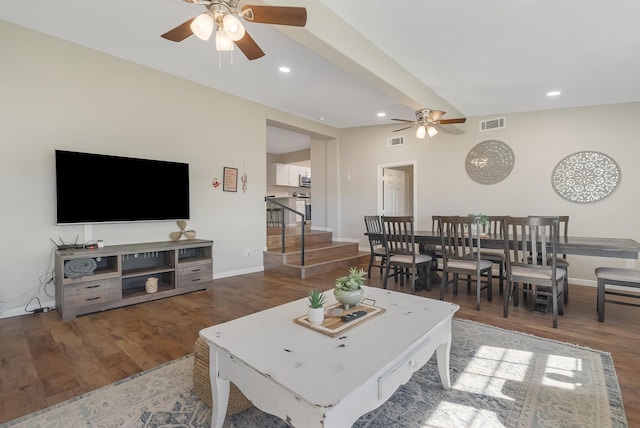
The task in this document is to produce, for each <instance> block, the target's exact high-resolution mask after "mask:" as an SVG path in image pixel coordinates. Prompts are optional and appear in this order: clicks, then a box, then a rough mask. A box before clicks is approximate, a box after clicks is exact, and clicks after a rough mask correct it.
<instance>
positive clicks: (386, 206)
mask: <svg viewBox="0 0 640 428" xmlns="http://www.w3.org/2000/svg"><path fill="white" fill-rule="evenodd" d="M382 180H383V187H382V192H383V205H382V212H383V213H384V215H410V214H406V213H405V203H404V197H405V173H404V171H399V170H397V169H392V168H384V169H383V170H382Z"/></svg>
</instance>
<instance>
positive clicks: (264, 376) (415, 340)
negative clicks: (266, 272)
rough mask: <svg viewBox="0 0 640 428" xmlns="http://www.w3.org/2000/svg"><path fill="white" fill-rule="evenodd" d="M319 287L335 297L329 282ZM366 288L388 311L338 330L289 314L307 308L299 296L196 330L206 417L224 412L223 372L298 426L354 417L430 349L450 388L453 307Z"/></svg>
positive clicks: (217, 423)
mask: <svg viewBox="0 0 640 428" xmlns="http://www.w3.org/2000/svg"><path fill="white" fill-rule="evenodd" d="M325 295H326V296H327V298H328V299H327V300H328V303H329V304H331V303H335V299H334V298H333V290H329V291H327V292H325ZM365 298H369V299H373V300H375V301H376V306H379V307H382V308H384V309H385V312H384V313H383V314H380V315H378V316H376V317H374V318H371V319H369V320H367V321H366V322H362V323H359V324H358V325H357V326H356V327H354V328H352V329H350V330H349V331H347V332H345V333H344V334H341V335H338V336H336V337H330V336H328V335H325V334H322V333H319V332H317V331H313V330H311V329H309V328H307V327H304V326H301V325H298V324H296V323H294V321H293V320H294V318H297V317H299V316H302V315H304V314H305V313H306V310H307V309H306V308H307V304H306V301H307V299H306V298H305V299H301V300H297V301H295V302H291V303H287V304H285V305H281V306H277V307H275V308H272V309H268V310H265V311H262V312H258V313H255V314H252V315H248V316H245V317H242V318H239V319H236V320H233V321H229V322H226V323H223V324H219V325H215V326H213V327H209V328H205V329H203V330H201V331H200V336H202V337H203V338H204V339H206V340H207V342H208V343H209V347H210V358H211V361H210V362H211V364H210V376H211V389H212V396H213V409H212V420H211V421H212V426H214V427H217V428H220V427H222V424H223V422H224V418H225V414H226V408H227V403H228V400H229V381H231V382H233V383H234V384H235V385H236V386H237V387H238V388H239V389H240V390H241V391H242V393H243V394H244V395H245V396H246V397H247V398H248V399H249V400H251V401H252V402H253V404H254V405H255V406H256V407H258V408H259V409H261V410H263V411H265V412H267V413H270V414H273V415H276V416H278V417H280V418H282V419H284V420H286V421H287V422H288V423H289V424H291V425H292V426H294V427H298V428H300V427H319V428H320V427H323V428H328V427H340V428H344V427H348V426H351V425H352V424H353V423H354V422H355V421H356V420H357V419H358V418H359V417H360V416H362V415H363V414H365V413H367V412H369V411H371V410H373V409H375V408H377V407H378V406H380V405H381V404H383V403H384V402H385V401H386V400H387V399H388V398H389V397H390V396H391V395H392V394H393V393H394V392H395V391H396V389H397V388H398V387H399V386H400V385H402V384H404V383H406V382H407V381H408V380H409V379H410V378H411V375H412V374H413V373H414V372H415V371H417V370H419V369H420V368H421V367H422V366H423V365H424V364H426V363H427V361H429V359H430V358H431V356H432V355H433V353H434V352H436V353H437V361H438V369H439V372H440V379H441V381H442V385H443V386H444V388H446V389H449V388H450V380H449V352H450V348H451V319H452V317H453V314H454V313H455V312H456V311H457V310H458V309H459V308H460V307H459V306H458V305H456V304H453V303H450V302H443V301H440V300H433V299H428V298H425V297H419V296H415V295H411V294H405V293H398V292H394V291H389V290H383V289H380V288H372V287H366V288H365Z"/></svg>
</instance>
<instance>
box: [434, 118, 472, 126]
mask: <svg viewBox="0 0 640 428" xmlns="http://www.w3.org/2000/svg"><path fill="white" fill-rule="evenodd" d="M466 121H467V118H466V117H461V118H460V119H442V120H441V121H440V125H447V124H450V123H465V122H466Z"/></svg>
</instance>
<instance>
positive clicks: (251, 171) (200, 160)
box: [0, 21, 337, 317]
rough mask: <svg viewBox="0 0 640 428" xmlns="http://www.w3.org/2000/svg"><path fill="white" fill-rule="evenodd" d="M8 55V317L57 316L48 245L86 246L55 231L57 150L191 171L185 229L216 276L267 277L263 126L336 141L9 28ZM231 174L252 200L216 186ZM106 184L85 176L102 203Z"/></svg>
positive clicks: (4, 43) (4, 121) (68, 230)
mask: <svg viewBox="0 0 640 428" xmlns="http://www.w3.org/2000/svg"><path fill="white" fill-rule="evenodd" d="M0 46H1V51H2V56H3V58H2V67H0V93H1V94H2V103H1V104H0V130H1V131H0V132H1V133H2V134H1V139H0V201H2V202H1V203H2V208H1V209H0V219H1V220H2V224H3V226H4V231H3V234H2V235H3V238H2V245H1V246H0V317H3V316H8V315H14V314H22V313H24V311H23V309H22V308H23V306H24V305H25V303H26V302H27V301H28V300H29V298H30V297H32V296H39V297H40V300H41V301H42V302H43V304H46V305H49V304H50V302H51V301H52V300H53V298H52V297H49V296H47V295H46V294H45V293H44V292H43V289H42V287H41V285H40V284H41V281H40V277H41V276H43V277H46V274H47V272H49V271H50V270H51V269H52V266H51V258H52V249H53V247H54V246H53V244H52V243H51V242H50V241H49V239H50V238H52V239H55V240H58V238H62V239H63V240H65V241H74V240H75V238H76V236H79V240H80V241H81V240H83V232H84V229H83V227H82V226H56V225H55V221H56V217H55V205H56V203H55V175H54V172H55V171H54V150H55V149H66V150H76V151H86V152H94V153H104V154H112V155H121V156H131V157H143V158H151V159H160V160H169V161H177V162H187V163H189V167H190V185H191V189H190V193H191V220H190V221H189V222H188V228H190V229H195V230H196V231H197V233H198V235H197V237H198V238H202V239H210V240H213V241H214V277H222V276H230V275H236V274H240V273H246V272H253V271H259V270H262V268H263V263H262V251H263V249H264V247H265V240H266V238H265V202H264V196H265V195H266V167H265V165H266V143H265V142H266V122H267V119H275V120H277V121H278V122H279V123H290V124H294V125H296V126H298V127H300V128H302V129H309V130H311V131H313V132H315V133H318V134H323V135H330V136H333V138H335V134H336V133H337V131H336V130H335V129H333V128H330V127H326V126H324V125H321V124H317V123H315V122H311V121H308V120H304V119H301V118H299V117H296V116H292V115H290V114H287V113H283V112H280V111H275V110H273V109H270V108H267V107H265V106H261V105H258V104H255V103H252V102H249V101H246V100H243V99H240V98H237V97H233V96H230V95H228V94H225V93H222V92H219V91H215V90H212V89H209V88H205V87H202V86H200V85H197V84H194V83H192V82H189V81H185V80H181V79H177V78H174V77H172V76H169V75H166V74H163V73H160V72H156V71H153V70H150V69H147V68H144V67H141V66H139V65H135V64H132V63H129V62H126V61H123V60H119V59H116V58H113V57H111V56H108V55H105V54H102V53H99V52H96V51H93V50H90V49H86V48H83V47H80V46H77V45H73V44H70V43H67V42H64V41H61V40H59V39H55V38H52V37H49V36H45V35H43V34H40V33H36V32H33V31H30V30H26V29H24V28H22V27H19V26H15V25H13V24H8V23H6V22H3V21H0ZM225 166H228V167H235V168H238V170H239V171H238V172H239V174H240V175H241V174H243V173H245V172H246V173H247V175H248V188H247V191H246V192H242V190H241V187H240V186H241V184H240V182H239V183H238V192H237V193H232V192H223V190H222V186H220V187H218V188H217V189H215V188H214V187H213V186H212V185H211V183H212V181H213V179H214V178H218V180H222V170H223V167H225ZM109 174H110V173H109V172H100V171H78V179H79V180H91V181H93V182H94V183H95V189H96V193H95V197H98V198H99V197H100V188H101V187H102V186H108V185H109ZM164 203H171V194H170V193H167V199H166V201H165V202H164ZM175 230H177V226H176V225H175V223H174V222H151V223H130V224H105V225H94V226H93V227H92V235H93V236H92V237H93V239H102V240H104V242H105V245H111V244H123V243H133V242H153V241H165V240H168V239H169V233H170V232H172V231H175ZM246 249H249V250H250V257H246V255H245V250H246ZM47 291H48V293H49V294H50V295H51V296H53V294H54V289H53V287H52V286H48V287H47Z"/></svg>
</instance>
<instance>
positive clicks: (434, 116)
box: [429, 110, 446, 122]
mask: <svg viewBox="0 0 640 428" xmlns="http://www.w3.org/2000/svg"><path fill="white" fill-rule="evenodd" d="M445 114H446V112H444V111H442V110H431V111H430V112H429V119H431V120H432V121H434V122H437V121H438V119H440V118H441V117H442V116H444V115H445Z"/></svg>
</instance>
